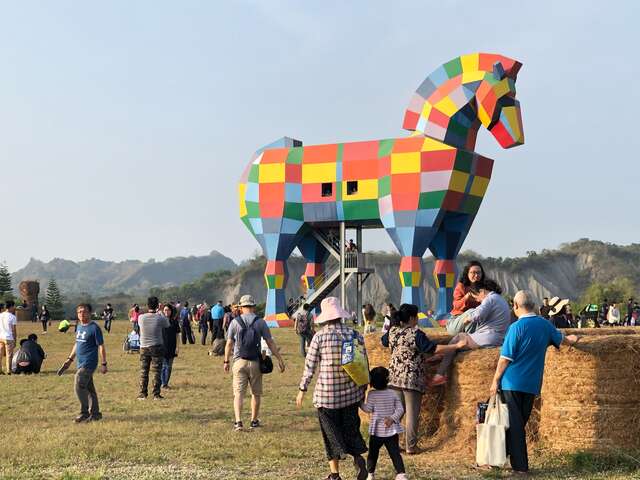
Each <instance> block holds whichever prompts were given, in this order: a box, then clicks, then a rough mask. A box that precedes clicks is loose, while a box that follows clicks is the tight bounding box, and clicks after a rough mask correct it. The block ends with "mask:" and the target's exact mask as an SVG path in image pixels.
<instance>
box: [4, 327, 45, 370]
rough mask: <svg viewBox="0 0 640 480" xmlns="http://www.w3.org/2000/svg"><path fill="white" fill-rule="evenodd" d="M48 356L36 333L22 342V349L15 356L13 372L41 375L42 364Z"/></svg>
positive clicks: (12, 366)
mask: <svg viewBox="0 0 640 480" xmlns="http://www.w3.org/2000/svg"><path fill="white" fill-rule="evenodd" d="M46 356H47V355H46V354H45V353H44V350H43V349H42V347H41V346H40V344H39V343H38V336H37V335H36V334H35V333H32V334H30V335H29V336H28V337H27V338H23V339H22V340H20V348H19V349H18V351H17V352H16V353H15V354H14V355H13V361H12V365H11V371H12V372H13V373H16V374H19V373H40V368H41V366H42V362H43V361H44V359H45V357H46Z"/></svg>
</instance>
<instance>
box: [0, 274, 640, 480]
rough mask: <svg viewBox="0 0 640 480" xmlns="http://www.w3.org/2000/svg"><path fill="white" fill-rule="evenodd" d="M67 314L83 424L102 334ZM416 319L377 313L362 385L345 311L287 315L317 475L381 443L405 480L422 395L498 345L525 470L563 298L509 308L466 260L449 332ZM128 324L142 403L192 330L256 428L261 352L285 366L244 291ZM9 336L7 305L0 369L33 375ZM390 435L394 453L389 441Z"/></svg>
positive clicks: (168, 308) (329, 305)
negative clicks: (432, 333)
mask: <svg viewBox="0 0 640 480" xmlns="http://www.w3.org/2000/svg"><path fill="white" fill-rule="evenodd" d="M629 302H630V304H631V307H632V308H631V310H630V311H631V315H629V316H628V318H627V320H626V321H627V322H631V321H632V320H633V319H634V316H633V315H634V313H633V312H634V310H638V311H640V308H636V307H637V303H635V302H633V299H629ZM634 305H635V306H636V307H634ZM616 309H617V305H616V304H615V303H612V304H610V305H607V322H608V323H610V324H616V323H621V321H622V320H621V315H620V312H619V311H617V312H616ZM43 311H44V310H43ZM76 313H77V317H78V324H77V327H76V333H75V340H76V341H75V344H74V346H73V348H72V350H71V352H70V354H69V356H68V358H67V360H66V361H65V363H64V364H63V365H62V367H61V368H60V370H59V372H58V373H59V374H62V373H63V372H64V371H65V370H66V369H67V368H69V367H70V366H71V364H72V363H73V362H74V361H75V362H76V375H75V382H74V385H75V392H76V395H77V397H78V400H79V403H80V414H79V415H78V416H77V417H76V418H75V421H76V422H78V423H82V422H87V421H97V420H100V419H101V418H102V413H101V411H100V407H99V400H98V394H97V392H96V388H95V385H94V379H93V376H94V373H95V372H96V371H98V367H99V371H101V372H102V373H103V374H104V373H107V371H108V368H107V352H106V349H105V345H104V337H103V333H102V329H101V328H100V326H99V325H98V324H97V323H96V322H95V321H93V320H92V318H93V316H92V307H91V305H89V304H86V303H85V304H80V305H78V306H77V309H76ZM362 313H363V318H364V324H365V325H364V326H365V333H366V334H370V333H372V332H374V331H376V325H375V323H376V312H375V310H374V308H373V306H372V305H371V304H365V305H364V307H363V312H362ZM420 316H421V314H420V312H419V309H418V307H417V306H416V305H410V304H403V305H401V306H400V307H399V308H397V309H396V308H395V307H394V306H393V305H392V304H386V305H385V307H384V322H383V325H382V329H381V338H380V341H381V342H382V345H383V346H384V347H385V348H388V349H389V350H390V361H389V364H388V366H387V368H384V367H378V368H375V369H373V370H371V372H369V384H366V383H365V384H363V383H362V382H358V381H357V380H356V379H355V377H353V376H352V373H350V372H349V371H348V370H347V369H346V368H344V367H343V363H342V362H343V359H344V351H343V350H344V346H345V344H349V345H352V346H353V347H354V348H360V349H362V352H363V353H364V354H366V350H365V348H364V338H363V336H362V335H361V334H360V333H359V331H358V329H357V328H355V326H352V324H351V321H352V320H353V312H348V311H346V310H344V309H343V308H342V307H341V305H340V301H339V300H338V299H337V298H335V297H328V298H325V299H324V300H323V301H322V303H321V305H320V313H319V314H316V310H315V308H313V307H312V306H310V305H309V304H304V305H302V308H300V309H299V311H298V312H297V313H296V315H295V317H294V328H295V332H296V333H297V334H298V335H299V338H300V355H301V356H303V357H304V359H305V363H304V371H303V373H302V377H301V379H300V382H299V385H298V389H299V391H298V395H297V399H296V404H297V405H298V406H302V404H303V402H304V399H305V396H306V392H307V390H308V389H309V388H310V386H311V382H312V379H313V378H314V377H317V381H316V383H315V387H314V391H313V405H314V407H315V408H316V409H317V415H318V420H319V425H320V430H321V434H322V440H323V443H324V448H325V452H326V455H327V458H328V460H329V470H330V473H329V476H328V477H327V478H328V479H329V480H337V479H340V461H341V460H344V459H345V458H346V457H347V456H351V457H353V462H354V465H355V468H356V471H357V478H358V479H359V480H364V479H365V478H368V479H373V478H375V470H376V465H377V461H378V457H379V452H380V450H381V448H382V447H383V446H384V447H385V448H386V450H387V452H388V454H389V456H390V458H391V460H392V462H393V465H394V468H395V470H396V474H397V476H396V478H397V479H398V480H400V479H405V478H407V477H406V472H405V467H404V462H403V459H402V453H401V452H402V451H404V454H405V455H414V454H417V453H420V452H421V450H420V448H419V447H418V432H419V430H420V424H419V423H420V410H421V408H422V397H423V395H424V394H425V392H427V391H428V389H435V388H446V385H447V382H448V373H449V370H450V368H451V365H452V363H453V361H454V358H455V355H456V353H457V352H459V351H462V350H474V349H480V348H500V360H499V363H498V366H497V369H496V372H495V376H494V380H493V382H492V385H487V390H488V392H489V393H490V394H492V395H501V397H502V399H503V400H504V402H505V403H506V405H507V407H508V411H509V424H510V427H509V430H508V431H507V437H506V444H507V452H508V455H509V456H510V461H511V466H512V468H513V470H514V472H516V473H518V472H520V473H524V472H527V471H528V468H529V466H528V456H527V447H526V436H525V426H526V423H527V421H528V418H529V415H530V413H531V409H532V406H533V399H534V398H535V396H536V395H539V394H540V390H541V385H542V378H543V371H544V359H545V352H546V348H547V347H548V346H549V345H554V346H555V347H558V348H559V346H560V344H561V343H568V344H573V343H575V342H576V341H578V338H577V337H576V336H575V335H564V334H563V333H562V332H561V330H559V329H558V328H564V327H569V326H573V318H572V315H571V310H570V306H569V302H568V301H565V300H561V299H559V298H552V299H548V298H545V299H544V300H543V302H542V305H541V307H540V308H539V309H536V305H535V301H534V299H533V297H532V295H531V294H530V293H528V292H526V291H519V292H518V293H517V294H516V295H515V296H514V298H513V300H512V301H511V302H508V301H507V300H505V298H504V297H503V296H502V289H501V287H500V286H499V285H498V284H497V282H496V281H494V280H492V279H491V278H488V277H487V275H486V273H485V271H484V269H483V266H482V265H481V264H480V263H479V262H470V263H469V264H468V265H466V266H465V268H464V270H463V272H462V275H461V277H460V279H459V281H458V283H457V285H456V288H455V290H454V298H453V308H452V310H451V312H450V313H449V315H448V316H447V318H446V319H445V323H444V326H445V328H446V330H447V331H448V333H449V334H450V335H451V336H452V338H451V340H450V342H449V343H448V344H445V345H441V344H437V343H436V342H433V341H432V340H431V339H429V337H428V335H427V334H426V333H425V330H422V329H420V328H418V326H419V321H420V320H419V317H420ZM101 317H102V319H103V320H104V330H105V331H106V332H110V330H111V322H112V321H113V320H114V318H115V314H114V311H113V308H112V307H111V305H109V304H107V305H106V306H105V308H104V310H103V311H102V314H101ZM128 317H129V321H130V322H131V333H130V334H129V337H128V340H129V339H131V337H136V341H137V345H138V347H139V354H140V377H139V379H140V380H139V393H138V399H139V400H141V401H145V400H146V399H147V398H148V397H149V389H151V396H152V398H153V399H154V400H162V399H163V394H162V393H163V392H162V391H163V389H169V388H171V387H170V379H171V371H172V366H173V361H174V359H175V358H176V356H177V355H178V349H179V346H180V344H182V345H186V344H194V343H195V342H196V339H195V335H194V332H193V330H192V325H197V329H198V332H199V334H200V343H201V344H202V345H211V351H210V354H212V355H221V356H223V357H224V360H223V369H224V371H225V372H227V373H231V374H232V389H233V396H234V401H233V416H234V418H233V428H234V429H235V430H237V431H242V430H244V429H245V426H244V423H243V418H242V416H243V403H244V397H245V394H246V392H247V390H249V391H250V393H251V414H250V422H249V429H256V428H259V427H260V426H261V421H260V406H261V399H262V394H263V375H264V374H265V373H269V372H271V371H272V370H273V361H272V359H271V357H272V356H273V357H275V359H277V362H278V368H279V370H280V371H281V372H284V371H285V368H286V365H285V362H284V359H283V357H282V354H281V352H280V348H279V347H278V345H277V344H276V342H275V340H274V339H273V337H272V335H271V332H270V329H269V327H268V325H267V323H266V322H265V320H264V319H263V318H261V317H259V316H258V315H257V314H256V302H255V301H254V299H253V298H252V297H251V296H250V295H244V296H242V297H241V299H240V301H239V302H238V304H237V305H235V306H231V305H227V306H224V305H223V302H222V301H219V302H217V303H216V304H214V305H213V306H210V305H208V304H207V303H206V302H202V303H200V304H198V305H193V306H190V305H189V304H188V303H187V302H185V303H184V304H182V303H181V302H167V303H164V304H163V303H160V302H159V300H158V299H157V298H156V297H149V299H148V301H147V304H146V306H145V308H141V307H140V306H139V305H137V304H136V305H133V306H132V307H131V309H130V310H129V312H128ZM610 319H611V320H610ZM47 323H48V321H47ZM16 338H17V332H16V319H15V305H14V304H13V302H7V304H6V305H5V308H4V311H3V312H2V313H0V359H1V358H2V355H3V354H4V353H5V352H6V358H7V371H8V372H10V371H12V370H11V365H10V360H9V359H12V358H16V359H17V364H18V366H19V368H20V369H21V370H20V371H21V372H24V373H29V372H33V373H37V372H38V371H39V370H40V365H41V364H42V360H44V358H45V356H46V355H45V353H44V351H43V350H42V348H41V347H40V346H39V345H38V344H37V337H36V336H35V335H30V336H29V337H28V338H26V339H24V340H22V341H21V342H20V351H23V352H28V356H29V362H28V363H24V362H23V363H21V361H24V360H25V359H26V355H25V354H22V355H18V356H16V355H14V349H15V341H16ZM429 364H438V365H437V373H436V374H435V375H434V376H433V377H431V378H429V375H428V374H427V370H428V366H429ZM15 373H17V372H15ZM150 384H151V385H150ZM150 387H151V388H150ZM359 410H362V411H363V412H367V413H369V414H370V422H369V444H368V446H367V445H366V443H365V441H364V438H363V437H362V434H361V432H360V417H359V414H358V411H359ZM401 433H404V445H401V444H400V443H401V442H400V434H401ZM367 451H368V452H369V454H368V457H367V459H366V460H365V458H364V454H365V453H366V452H367Z"/></svg>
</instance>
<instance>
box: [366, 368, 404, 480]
mask: <svg viewBox="0 0 640 480" xmlns="http://www.w3.org/2000/svg"><path fill="white" fill-rule="evenodd" d="M369 375H370V378H371V383H370V385H371V387H372V388H373V390H369V393H367V400H366V402H363V403H361V404H360V408H361V409H362V411H364V412H367V413H370V414H371V418H370V420H369V455H368V456H367V472H369V476H368V477H367V480H374V478H375V472H376V465H377V464H378V455H379V454H380V449H381V448H382V446H384V447H385V448H386V449H387V452H388V453H389V457H390V458H391V461H392V462H393V468H395V470H396V480H406V479H407V476H406V474H405V470H404V462H403V461H402V455H400V442H399V434H400V433H402V432H403V431H404V429H403V428H402V425H401V424H400V419H401V418H402V415H404V408H403V407H402V402H401V401H400V399H399V398H398V396H397V395H396V394H395V393H393V391H391V390H388V389H387V385H388V384H389V370H387V369H386V368H384V367H376V368H374V369H373V370H371V372H370V374H369Z"/></svg>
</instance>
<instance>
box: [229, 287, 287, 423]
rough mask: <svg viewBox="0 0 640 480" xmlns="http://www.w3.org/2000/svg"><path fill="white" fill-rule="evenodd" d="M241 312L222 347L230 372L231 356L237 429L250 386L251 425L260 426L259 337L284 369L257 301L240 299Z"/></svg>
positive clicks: (260, 378) (247, 297)
mask: <svg viewBox="0 0 640 480" xmlns="http://www.w3.org/2000/svg"><path fill="white" fill-rule="evenodd" d="M240 308H241V309H242V315H240V316H239V317H236V318H234V319H233V321H232V322H231V325H229V332H228V335H227V345H226V347H225V350H224V371H225V373H229V370H230V368H229V365H230V361H229V358H231V355H232V353H233V410H234V414H235V422H234V424H233V427H234V429H235V430H236V431H241V430H243V425H242V403H243V400H244V395H245V393H246V391H247V385H249V388H250V389H251V428H252V429H253V428H257V427H259V426H260V420H259V419H258V416H259V414H260V399H261V397H262V372H261V370H260V356H261V355H262V349H261V346H260V343H261V339H264V341H265V342H266V344H267V345H268V347H269V349H270V350H271V352H272V353H273V355H275V357H276V358H277V359H278V364H279V367H280V372H284V369H285V364H284V360H283V358H282V356H281V355H280V349H279V348H278V346H277V345H276V342H275V341H274V340H273V338H272V337H271V331H270V330H269V327H268V325H267V322H265V321H264V319H263V318H259V317H258V316H257V315H256V313H255V312H256V302H255V301H254V300H253V297H252V296H251V295H243V296H242V298H240Z"/></svg>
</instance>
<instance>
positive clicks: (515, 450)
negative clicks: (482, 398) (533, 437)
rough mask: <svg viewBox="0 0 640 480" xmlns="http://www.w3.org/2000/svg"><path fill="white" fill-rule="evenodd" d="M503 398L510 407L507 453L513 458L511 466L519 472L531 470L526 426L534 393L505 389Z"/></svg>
mask: <svg viewBox="0 0 640 480" xmlns="http://www.w3.org/2000/svg"><path fill="white" fill-rule="evenodd" d="M502 398H503V399H504V401H505V403H506V404H507V407H508V408H509V429H508V430H507V438H506V440H507V442H506V443H507V455H509V456H510V458H511V467H512V468H513V469H514V470H516V471H519V472H527V471H528V470H529V456H528V454H527V434H526V432H525V427H526V425H527V422H528V421H529V416H530V415H531V410H532V409H533V401H534V400H535V398H536V396H535V395H534V394H532V393H524V392H516V391H513V390H503V391H502Z"/></svg>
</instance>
